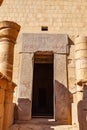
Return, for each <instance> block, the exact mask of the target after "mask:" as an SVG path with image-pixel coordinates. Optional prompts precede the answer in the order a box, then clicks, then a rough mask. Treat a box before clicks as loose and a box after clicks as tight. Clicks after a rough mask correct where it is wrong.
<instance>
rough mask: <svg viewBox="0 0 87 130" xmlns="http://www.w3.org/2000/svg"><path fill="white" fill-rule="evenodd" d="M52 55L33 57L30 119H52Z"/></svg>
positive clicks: (38, 54) (45, 53)
mask: <svg viewBox="0 0 87 130" xmlns="http://www.w3.org/2000/svg"><path fill="white" fill-rule="evenodd" d="M53 91H54V90H53V53H47V52H43V53H40V52H39V53H36V54H35V55H34V71H33V95H32V117H34V118H35V117H42V118H44V117H45V118H46V117H47V118H49V117H50V118H53V114H54V104H53V99H54V96H53V93H54V92H53Z"/></svg>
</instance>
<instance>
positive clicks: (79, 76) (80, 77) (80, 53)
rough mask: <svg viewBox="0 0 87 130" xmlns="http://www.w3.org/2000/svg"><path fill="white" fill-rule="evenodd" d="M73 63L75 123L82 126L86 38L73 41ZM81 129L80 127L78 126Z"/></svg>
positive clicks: (85, 77) (85, 73) (86, 79)
mask: <svg viewBox="0 0 87 130" xmlns="http://www.w3.org/2000/svg"><path fill="white" fill-rule="evenodd" d="M75 63H76V87H77V92H76V104H77V115H78V117H77V123H79V124H80V125H81V124H82V116H83V94H84V87H83V84H84V83H86V82H87V37H85V36H84V37H83V36H79V37H77V38H76V39H75ZM80 127H82V126H80Z"/></svg>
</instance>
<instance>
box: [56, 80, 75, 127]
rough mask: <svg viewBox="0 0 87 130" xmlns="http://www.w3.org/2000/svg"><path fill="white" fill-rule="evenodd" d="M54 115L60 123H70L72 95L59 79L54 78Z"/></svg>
mask: <svg viewBox="0 0 87 130" xmlns="http://www.w3.org/2000/svg"><path fill="white" fill-rule="evenodd" d="M55 101H56V103H55V108H56V110H55V116H56V119H57V120H58V122H59V123H60V124H61V125H62V124H66V125H68V124H71V103H72V102H73V96H72V94H71V93H70V91H69V90H68V89H67V86H64V85H63V84H62V83H60V82H59V81H57V80H55Z"/></svg>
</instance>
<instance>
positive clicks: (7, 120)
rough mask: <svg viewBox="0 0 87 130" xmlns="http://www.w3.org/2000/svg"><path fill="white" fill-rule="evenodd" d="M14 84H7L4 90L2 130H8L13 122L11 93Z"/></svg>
mask: <svg viewBox="0 0 87 130" xmlns="http://www.w3.org/2000/svg"><path fill="white" fill-rule="evenodd" d="M15 86H16V84H14V83H13V82H9V81H8V82H7V86H6V90H5V102H4V123H3V130H9V127H10V125H12V124H13V121H14V105H15V104H14V103H13V92H14V88H15Z"/></svg>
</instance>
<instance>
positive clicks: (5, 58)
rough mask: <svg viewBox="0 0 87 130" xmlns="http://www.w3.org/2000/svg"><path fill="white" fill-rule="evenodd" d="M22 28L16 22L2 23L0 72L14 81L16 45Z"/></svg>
mask: <svg viewBox="0 0 87 130" xmlns="http://www.w3.org/2000/svg"><path fill="white" fill-rule="evenodd" d="M19 30H20V26H19V25H17V24H16V23H14V22H10V21H3V22H0V72H1V73H2V74H3V75H4V76H5V77H7V79H8V80H11V79H12V69H13V54H14V43H15V42H16V38H17V36H18V33H19Z"/></svg>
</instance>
